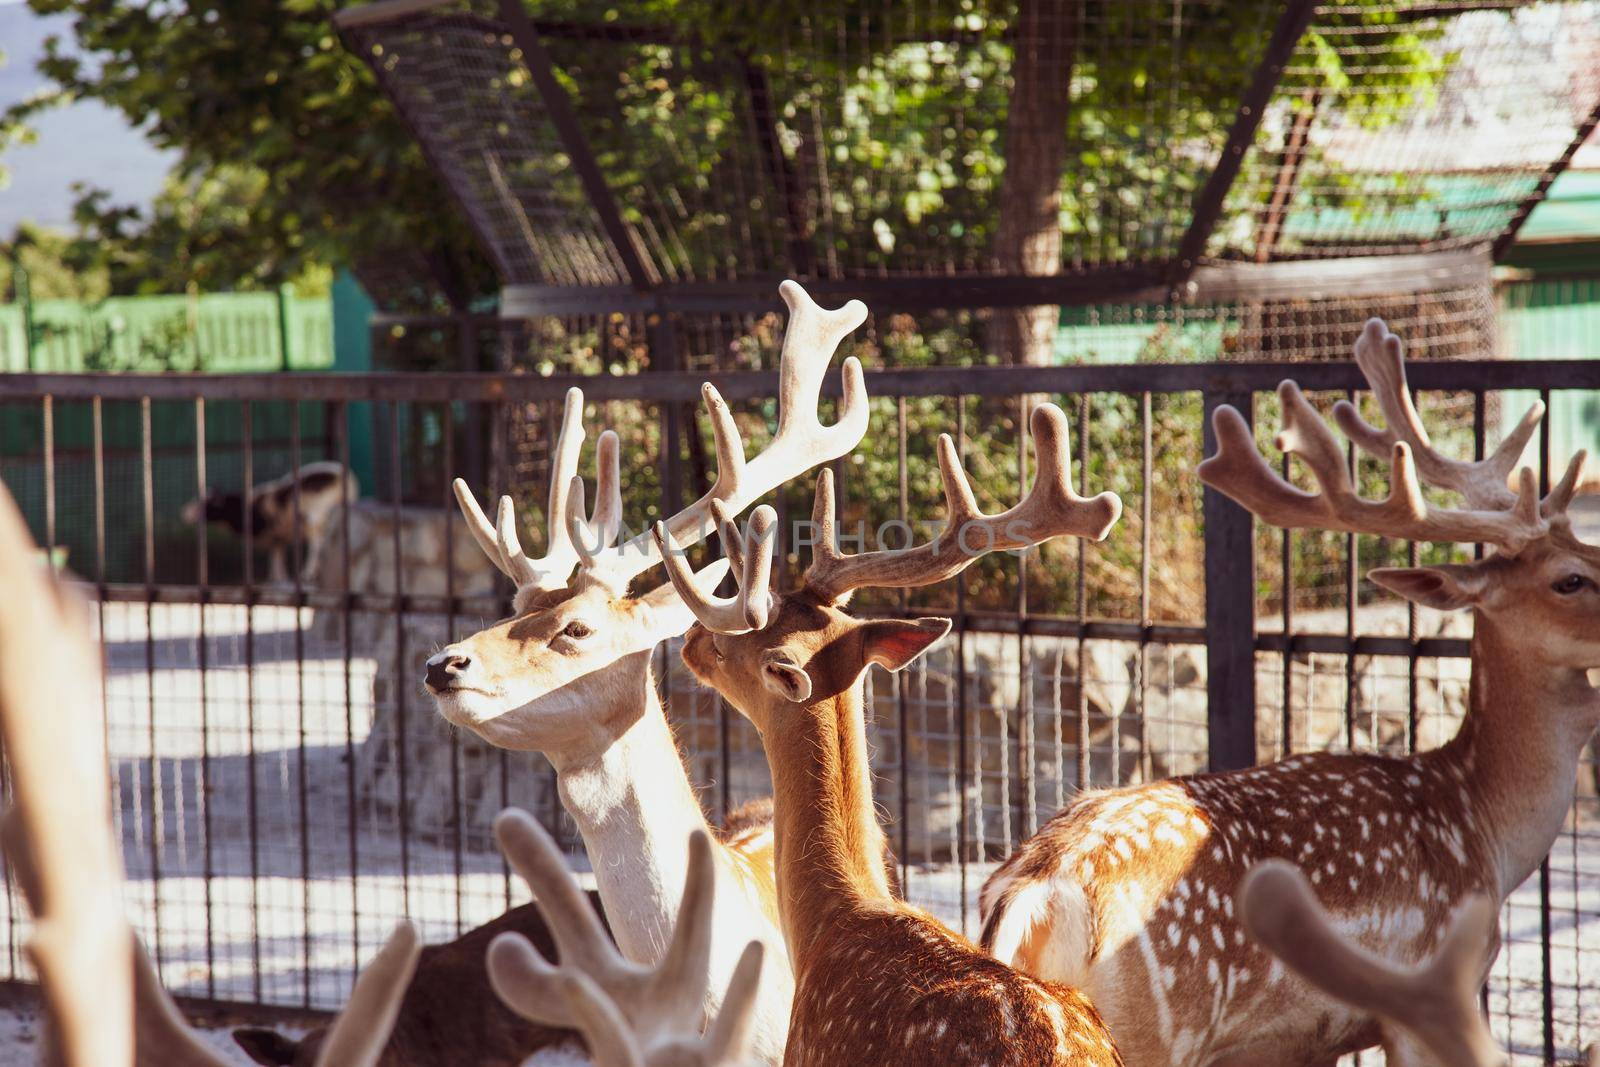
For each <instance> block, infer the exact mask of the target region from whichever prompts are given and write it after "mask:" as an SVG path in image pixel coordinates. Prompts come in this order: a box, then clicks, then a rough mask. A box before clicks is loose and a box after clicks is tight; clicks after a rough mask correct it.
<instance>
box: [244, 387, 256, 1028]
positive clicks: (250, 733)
mask: <svg viewBox="0 0 1600 1067" xmlns="http://www.w3.org/2000/svg"><path fill="white" fill-rule="evenodd" d="M239 435H240V438H241V443H242V445H243V456H242V462H243V467H244V488H243V493H244V499H245V508H246V513H247V514H246V518H247V521H246V522H245V523H244V702H245V764H244V767H245V783H246V786H245V788H246V792H245V816H246V819H247V821H248V823H249V833H250V839H249V847H250V990H251V993H252V995H253V996H254V997H255V999H256V1002H257V1003H260V1001H261V824H260V808H259V805H260V797H259V790H258V783H257V776H258V775H257V771H258V769H257V767H256V609H255V603H256V563H255V547H256V546H255V536H254V529H253V528H254V526H255V523H253V522H250V521H248V510H249V507H250V501H251V498H252V497H253V496H254V495H255V474H256V472H255V409H254V407H253V406H252V404H251V402H250V401H248V400H244V401H241V402H240V403H239Z"/></svg>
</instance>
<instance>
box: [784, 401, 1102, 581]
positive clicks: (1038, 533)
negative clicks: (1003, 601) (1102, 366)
mask: <svg viewBox="0 0 1600 1067" xmlns="http://www.w3.org/2000/svg"><path fill="white" fill-rule="evenodd" d="M1032 426H1033V441H1034V451H1035V453H1036V455H1037V457H1038V465H1037V466H1038V471H1037V473H1036V474H1035V476H1034V479H1033V485H1032V487H1031V488H1030V489H1029V490H1028V495H1027V496H1025V497H1024V498H1023V499H1022V501H1021V502H1020V503H1018V504H1017V505H1015V506H1014V507H1012V508H1010V509H1009V510H1007V511H1004V512H1001V513H1000V514H999V515H985V514H984V513H983V512H982V511H981V510H979V508H978V504H977V500H976V499H975V498H974V497H973V494H972V486H971V485H970V484H968V482H967V475H966V472H965V471H964V470H963V469H962V467H961V460H960V457H959V455H958V453H957V452H956V446H955V442H954V441H953V440H952V439H951V438H950V435H949V434H945V435H942V436H941V437H940V438H939V476H940V478H941V479H942V481H943V483H944V499H945V511H946V520H947V521H946V523H945V527H944V529H943V530H942V531H941V532H940V533H939V535H938V536H936V537H935V538H934V539H933V540H932V541H929V542H926V543H924V544H921V545H918V546H916V547H914V548H906V549H882V550H879V551H876V552H863V553H860V554H858V555H854V556H845V555H843V554H842V553H840V552H839V550H838V547H837V546H836V545H835V543H834V540H833V538H834V502H833V474H832V472H831V471H829V470H824V471H823V472H822V474H821V476H820V477H819V478H818V479H817V497H816V504H815V507H814V509H813V512H812V517H813V521H814V522H815V523H816V524H817V525H818V526H819V527H821V529H820V530H819V531H818V532H819V534H820V541H819V543H818V545H817V546H816V548H815V549H814V555H813V558H812V562H811V566H810V568H809V569H807V571H806V577H805V585H806V588H807V589H809V590H811V591H812V592H813V593H815V594H816V595H817V596H818V597H820V598H822V599H824V600H826V601H829V602H831V603H838V602H841V601H843V600H844V599H845V598H847V597H848V596H849V595H850V593H851V592H853V591H854V590H856V589H861V588H865V587H867V586H877V587H880V588H889V589H904V588H908V587H911V586H919V585H931V584H933V583H934V582H940V581H943V580H945V579H946V578H950V577H953V576H954V575H957V574H960V573H961V572H962V571H964V570H966V569H967V567H969V566H970V565H971V564H972V563H973V561H975V560H976V559H978V558H979V557H980V556H984V555H987V554H988V553H990V552H1001V551H1011V550H1015V549H1020V548H1028V547H1031V546H1033V545H1037V544H1041V543H1042V542H1045V541H1048V540H1050V539H1051V538H1053V537H1061V536H1065V535H1072V536H1077V537H1087V538H1090V539H1091V540H1095V541H1099V540H1101V539H1102V538H1104V537H1105V536H1106V534H1108V533H1109V532H1110V531H1111V527H1112V526H1114V525H1115V524H1116V522H1117V519H1119V518H1120V517H1121V516H1122V501H1121V500H1120V499H1119V498H1118V497H1117V495H1116V494H1115V493H1101V494H1100V495H1099V496H1096V497H1082V496H1079V495H1078V492H1077V490H1076V489H1075V488H1074V487H1073V484H1072V460H1071V455H1070V451H1069V446H1068V428H1067V417H1066V415H1065V414H1064V413H1063V412H1062V411H1061V409H1060V408H1058V407H1056V406H1055V405H1054V404H1040V405H1039V406H1038V407H1036V408H1034V410H1033V418H1032Z"/></svg>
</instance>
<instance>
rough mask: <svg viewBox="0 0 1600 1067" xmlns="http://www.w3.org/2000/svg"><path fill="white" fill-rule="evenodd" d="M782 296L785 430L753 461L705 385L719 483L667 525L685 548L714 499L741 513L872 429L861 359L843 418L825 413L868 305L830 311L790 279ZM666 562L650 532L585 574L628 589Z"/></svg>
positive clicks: (847, 372)
mask: <svg viewBox="0 0 1600 1067" xmlns="http://www.w3.org/2000/svg"><path fill="white" fill-rule="evenodd" d="M778 292H779V293H780V294H781V295H782V296H783V300H784V303H785V304H787V305H788V307H789V324H788V328H787V329H786V330H785V331H784V335H783V351H782V354H781V356H780V358H779V366H778V428H777V431H776V432H775V433H774V434H773V437H772V441H771V442H770V443H769V444H768V445H767V447H766V448H765V449H763V450H762V452H761V453H760V454H759V455H757V456H756V457H755V458H754V459H751V460H748V461H746V459H745V456H744V443H743V441H742V439H741V438H740V436H739V430H738V427H737V426H736V425H735V424H734V421H733V415H732V413H731V412H730V411H729V410H728V406H727V404H726V403H725V402H724V401H723V399H722V395H721V394H720V393H718V392H717V389H716V387H715V386H713V385H711V384H710V383H709V382H708V383H706V384H705V385H704V386H702V387H701V395H702V397H703V399H704V400H705V406H706V412H707V414H708V415H710V417H711V427H712V433H713V435H714V437H715V438H716V448H717V480H716V484H714V485H713V486H712V487H711V489H710V491H709V492H707V493H706V494H705V495H704V496H702V497H701V498H700V499H699V500H696V501H695V502H694V503H693V504H690V505H689V506H688V507H686V508H684V509H683V510H682V511H679V512H678V513H677V514H676V515H673V516H672V517H671V518H670V519H668V520H667V521H666V526H667V532H668V533H670V534H671V535H672V538H673V540H675V541H676V542H677V543H678V544H679V545H680V546H682V547H688V546H690V545H694V544H697V543H699V542H700V541H702V540H704V539H705V537H706V536H707V534H708V533H709V532H710V530H709V523H708V520H709V519H710V518H711V503H712V501H721V502H722V503H723V505H724V506H726V507H727V509H728V511H729V512H730V513H733V514H737V513H738V512H741V511H743V510H744V509H745V508H747V507H749V506H750V505H751V504H753V503H755V501H757V500H758V499H760V498H761V497H762V496H765V495H766V494H767V493H769V492H771V491H772V490H773V489H776V488H777V487H778V486H780V485H783V484H784V483H785V482H789V481H793V480H794V479H795V478H798V477H799V476H800V475H802V474H804V473H805V472H806V471H808V470H810V469H811V468H812V467H815V466H817V465H818V464H821V463H826V462H828V461H829V460H831V459H837V458H838V457H839V456H842V455H845V454H846V453H847V452H849V451H850V450H851V449H852V448H854V447H856V445H858V444H860V443H861V438H862V437H863V436H865V434H866V432H867V417H868V410H867V388H866V379H865V377H864V376H863V375H862V372H861V361H860V360H858V359H856V358H855V357H854V356H852V357H850V358H849V359H846V360H845V361H844V366H843V370H842V374H843V381H844V393H843V399H842V400H841V401H840V405H839V418H838V420H837V421H836V422H835V423H834V424H833V425H832V426H824V425H822V421H821V419H820V418H818V415H817V405H818V402H819V401H820V399H821V396H822V383H823V380H824V379H825V378H826V377H827V373H828V365H829V363H830V362H831V361H832V359H833V355H834V351H835V350H836V349H837V348H838V347H839V343H840V342H841V341H843V340H844V339H845V338H846V337H847V336H849V335H850V333H851V331H853V330H854V329H855V328H856V327H858V326H860V325H861V323H862V322H864V321H865V320H866V317H867V308H866V305H865V304H863V303H861V301H859V300H851V301H849V302H848V303H846V304H845V305H844V306H843V307H841V308H836V309H834V310H831V311H830V310H828V309H826V308H823V307H820V306H819V305H818V304H817V303H816V302H815V301H814V300H812V299H811V297H810V295H808V294H807V293H806V291H805V290H804V289H803V288H801V287H800V285H799V284H798V283H796V282H793V281H786V282H784V283H783V284H782V285H780V286H779V287H778ZM660 561H661V549H660V547H659V546H658V545H657V543H656V539H655V535H654V531H653V530H646V531H645V532H644V533H641V534H639V535H638V536H636V537H634V538H632V539H631V540H629V541H627V542H626V543H624V544H622V545H619V546H618V547H616V548H615V549H611V550H609V551H607V552H605V553H602V554H600V555H598V556H597V557H596V558H595V559H594V560H589V561H585V573H587V574H590V575H592V576H593V577H595V578H596V579H597V580H600V581H604V582H607V583H608V584H610V585H612V586H614V587H621V586H625V585H626V584H627V583H628V582H629V581H630V580H631V579H632V578H633V577H634V576H635V575H638V574H640V573H642V572H644V571H646V570H648V569H649V568H651V567H653V566H655V565H656V564H657V563H658V562H660Z"/></svg>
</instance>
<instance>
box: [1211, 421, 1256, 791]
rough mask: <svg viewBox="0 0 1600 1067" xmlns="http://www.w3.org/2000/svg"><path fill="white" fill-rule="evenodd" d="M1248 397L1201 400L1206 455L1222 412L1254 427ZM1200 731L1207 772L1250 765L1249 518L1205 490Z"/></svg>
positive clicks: (1252, 605)
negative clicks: (1226, 408) (1225, 408)
mask: <svg viewBox="0 0 1600 1067" xmlns="http://www.w3.org/2000/svg"><path fill="white" fill-rule="evenodd" d="M1252 400H1253V394H1251V393H1247V392H1238V393H1232V392H1230V393H1216V392H1209V391H1208V392H1206V393H1205V394H1204V395H1203V397H1202V402H1203V407H1204V410H1205V427H1204V430H1205V436H1204V447H1205V454H1206V455H1208V456H1209V455H1212V454H1213V453H1215V451H1216V448H1217V439H1216V431H1215V430H1214V429H1213V427H1212V423H1211V420H1212V417H1213V415H1214V414H1215V412H1216V410H1217V409H1218V408H1219V407H1221V406H1222V405H1224V404H1229V405H1232V406H1233V407H1234V408H1236V409H1238V411H1239V413H1240V414H1241V415H1243V416H1244V417H1245V419H1246V420H1252V421H1253V414H1252V408H1253V404H1252ZM1203 499H1204V504H1203V505H1202V506H1203V507H1204V509H1205V512H1204V513H1205V523H1206V529H1205V576H1206V700H1207V704H1208V709H1207V713H1206V726H1207V735H1208V749H1209V753H1208V755H1209V763H1210V767H1211V769H1212V770H1213V771H1223V770H1236V769H1238V768H1240V767H1248V766H1250V765H1251V764H1253V763H1255V757H1256V737H1255V709H1256V647H1255V644H1256V643H1255V619H1256V575H1255V543H1254V542H1255V528H1254V521H1253V520H1252V519H1251V517H1250V513H1249V512H1248V511H1246V510H1245V509H1244V508H1242V507H1240V506H1239V505H1238V504H1235V503H1234V502H1233V501H1232V500H1229V499H1228V498H1227V497H1226V496H1224V495H1223V494H1222V493H1219V492H1217V490H1215V489H1213V488H1211V487H1210V486H1206V488H1205V494H1204V498H1203Z"/></svg>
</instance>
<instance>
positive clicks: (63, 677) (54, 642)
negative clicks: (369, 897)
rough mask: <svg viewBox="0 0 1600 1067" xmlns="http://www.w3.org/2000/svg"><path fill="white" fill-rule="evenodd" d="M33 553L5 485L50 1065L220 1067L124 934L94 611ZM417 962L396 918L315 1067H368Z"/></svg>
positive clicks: (18, 860) (13, 832)
mask: <svg viewBox="0 0 1600 1067" xmlns="http://www.w3.org/2000/svg"><path fill="white" fill-rule="evenodd" d="M36 555H37V549H36V548H35V546H34V544H33V542H32V540H31V539H30V538H29V537H28V534H27V529H26V527H25V526H24V525H23V522H22V516H21V514H19V513H18V511H17V508H16V504H15V503H14V502H13V501H12V499H11V497H10V495H9V494H8V493H6V492H5V490H4V489H3V488H0V588H3V589H5V591H6V594H5V596H4V597H0V735H3V739H4V742H5V751H6V757H7V761H8V763H9V766H10V771H11V791H12V794H11V795H12V804H11V807H10V809H9V810H8V811H7V812H6V814H5V818H4V829H3V835H0V836H3V839H4V848H5V856H6V862H7V865H8V866H9V868H10V871H11V874H12V875H13V876H14V877H15V878H16V879H17V882H18V884H19V885H20V886H21V887H22V891H23V895H24V896H25V897H26V898H27V901H28V904H29V908H30V909H31V911H32V912H33V916H34V924H33V932H32V934H31V936H30V937H29V940H28V953H29V956H30V957H31V958H32V961H33V965H34V967H35V969H36V970H37V971H38V974H39V983H40V986H41V989H42V993H43V998H44V1004H45V1010H46V1015H47V1018H48V1033H47V1035H46V1043H47V1048H46V1053H45V1056H44V1062H46V1063H50V1064H53V1065H61V1067H127V1065H129V1064H138V1065H139V1067H225V1065H226V1063H227V1062H228V1061H226V1060H224V1059H223V1058H222V1057H220V1056H218V1055H217V1054H216V1053H215V1052H213V1051H211V1050H210V1049H209V1048H208V1047H207V1046H206V1045H205V1044H204V1043H203V1042H202V1041H201V1040H200V1038H198V1037H197V1036H195V1034H194V1033H193V1032H192V1031H191V1030H190V1029H189V1027H188V1024H187V1023H185V1022H184V1020H183V1016H182V1015H181V1014H180V1013H179V1012H178V1009H177V1006H176V1005H175V1004H173V1002H172V998H171V997H169V996H168V995H167V993H166V991H165V990H164V989H163V988H162V987H161V979H160V976H159V975H158V974H157V973H156V969H155V967H154V966H153V965H152V964H151V962H150V959H149V957H148V956H147V955H146V954H145V952H144V948H143V946H142V945H140V944H139V941H138V939H137V938H136V937H134V935H133V931H132V930H131V929H130V927H129V926H128V921H127V918H126V916H125V915H124V912H123V903H122V893H123V882H122V862H121V852H120V849H119V847H118V845H117V841H116V838H115V836H114V834H113V833H112V830H111V824H110V821H109V819H108V817H107V812H109V811H110V806H111V797H110V793H109V787H108V783H107V774H106V768H105V754H104V750H103V748H102V745H101V738H102V736H103V734H102V717H101V713H100V656H99V654H98V653H97V651H96V649H95V647H94V643H93V641H92V640H91V639H90V637H89V632H88V613H87V611H85V610H83V605H81V604H79V603H77V602H76V597H74V596H73V595H72V593H71V591H70V590H67V589H65V588H63V587H61V586H59V585H58V584H56V583H55V582H54V581H52V580H51V579H50V578H49V577H48V576H47V575H46V574H45V573H44V571H43V570H42V568H41V567H40V566H39V565H37V564H36V563H35V557H36ZM41 635H48V637H49V639H48V640H45V641H41V640H39V638H40V636H41ZM416 955H417V935H416V931H415V930H414V929H413V928H412V927H411V925H410V924H409V923H402V924H401V925H400V926H399V927H398V928H397V929H396V930H395V932H394V934H393V936H391V937H390V939H389V941H388V943H387V944H386V945H385V946H384V947H383V949H382V950H381V951H380V952H379V953H378V955H377V957H376V958H375V959H374V960H373V961H372V962H371V963H370V964H369V965H368V966H367V968H366V970H365V971H363V972H362V974H361V976H360V977H359V978H358V979H357V980H356V984H355V989H354V990H353V991H352V993H351V995H350V1000H349V1002H348V1003H347V1004H346V1006H345V1010H344V1011H343V1012H342V1013H341V1015H340V1017H339V1019H338V1020H337V1021H336V1022H335V1023H334V1025H333V1027H332V1028H331V1030H330V1033H329V1035H328V1039H327V1041H326V1042H325V1043H324V1045H323V1049H322V1053H321V1055H320V1056H319V1058H318V1060H317V1064H318V1065H319V1067H370V1065H371V1064H372V1063H373V1062H374V1060H375V1058H376V1056H377V1053H378V1050H379V1049H381V1048H382V1046H383V1043H384V1041H385V1039H386V1038H387V1037H388V1035H389V1028H390V1026H391V1025H392V1024H393V1022H394V1012H395V1010H396V1008H397V1006H398V1004H399V1000H400V995H401V992H402V991H403V990H404V989H405V985H406V982H407V981H408V980H409V978H410V976H411V969H412V967H413V965H414V964H415V961H416Z"/></svg>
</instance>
